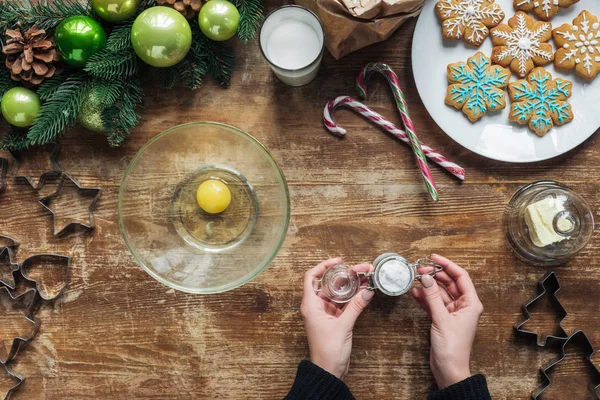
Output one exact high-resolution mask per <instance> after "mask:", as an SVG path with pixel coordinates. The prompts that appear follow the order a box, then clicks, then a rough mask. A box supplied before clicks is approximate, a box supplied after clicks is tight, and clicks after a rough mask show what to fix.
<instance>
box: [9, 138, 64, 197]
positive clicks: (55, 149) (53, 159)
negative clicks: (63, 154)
mask: <svg viewBox="0 0 600 400" xmlns="http://www.w3.org/2000/svg"><path fill="white" fill-rule="evenodd" d="M45 146H52V150H51V152H50V164H51V165H52V171H48V172H44V173H43V174H42V175H40V177H39V179H38V182H37V184H36V183H35V182H34V177H33V176H31V175H19V170H20V169H21V166H22V164H23V157H22V151H11V152H10V155H11V156H12V158H13V159H14V161H15V162H14V164H13V167H12V171H11V176H12V177H13V178H20V179H25V180H26V181H27V182H28V183H29V184H30V185H31V187H32V188H34V189H35V190H39V189H41V188H42V187H43V186H44V183H46V179H48V178H52V177H57V176H59V175H60V174H61V171H62V170H61V168H60V166H59V165H58V155H59V153H60V145H59V144H58V143H49V144H47V145H45Z"/></svg>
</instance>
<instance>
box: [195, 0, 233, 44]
mask: <svg viewBox="0 0 600 400" xmlns="http://www.w3.org/2000/svg"><path fill="white" fill-rule="evenodd" d="M198 24H199V25H200V30H202V33H204V35H206V37H207V38H209V39H211V40H215V41H217V42H222V41H224V40H229V39H231V38H232V37H234V36H235V34H236V33H237V31H238V27H239V25H240V12H239V11H238V9H237V8H236V7H235V6H234V5H233V4H232V3H230V2H229V1H226V0H211V1H209V2H208V3H206V4H205V5H204V6H202V8H201V9H200V14H199V15H198Z"/></svg>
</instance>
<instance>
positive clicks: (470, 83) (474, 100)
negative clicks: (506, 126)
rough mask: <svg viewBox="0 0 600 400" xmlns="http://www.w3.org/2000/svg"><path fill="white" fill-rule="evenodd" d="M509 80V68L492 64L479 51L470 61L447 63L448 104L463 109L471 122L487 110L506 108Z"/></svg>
mask: <svg viewBox="0 0 600 400" xmlns="http://www.w3.org/2000/svg"><path fill="white" fill-rule="evenodd" d="M509 80H510V71H509V70H508V69H506V68H502V67H501V66H499V65H492V62H491V61H490V59H489V58H487V57H486V56H485V54H483V53H482V52H478V53H477V54H475V55H474V56H473V57H471V58H469V59H468V60H467V63H466V64H465V63H464V62H457V63H453V64H450V65H448V83H449V85H448V90H447V91H446V100H445V102H446V104H448V105H449V106H452V107H454V108H456V109H457V110H461V109H462V112H463V113H465V115H466V116H467V117H468V118H469V120H470V121H471V122H475V121H477V120H478V119H479V118H481V117H483V116H484V115H485V114H486V113H487V112H488V110H494V111H498V110H502V109H504V108H505V107H506V93H505V92H504V88H506V86H507V85H508V81H509Z"/></svg>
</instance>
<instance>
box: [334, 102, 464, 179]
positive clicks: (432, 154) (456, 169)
mask: <svg viewBox="0 0 600 400" xmlns="http://www.w3.org/2000/svg"><path fill="white" fill-rule="evenodd" d="M339 107H348V108H350V109H352V110H353V111H355V112H357V113H358V114H360V115H362V116H363V117H365V118H367V119H368V120H369V121H371V122H373V123H375V124H377V125H379V126H381V127H382V128H383V129H385V130H386V131H387V132H389V133H390V134H392V135H394V136H395V137H396V138H398V139H400V140H401V141H403V142H404V143H407V144H409V145H410V139H409V138H408V136H407V134H406V132H404V131H403V130H402V129H400V128H398V127H397V126H396V125H394V124H393V123H392V122H390V121H388V120H387V119H386V118H384V117H383V116H381V115H380V114H378V113H376V112H375V111H373V110H372V109H370V108H369V107H367V106H365V105H364V104H362V103H361V102H359V101H358V100H356V99H353V98H352V97H349V96H340V97H337V98H336V99H334V100H331V101H330V102H329V103H327V105H326V106H325V110H324V111H323V122H324V124H325V127H326V128H327V130H329V132H331V133H332V134H334V135H336V136H341V137H343V136H345V135H346V130H345V129H344V128H342V127H341V126H339V125H338V124H337V123H336V122H335V120H334V119H333V111H334V110H335V109H337V108H339ZM421 148H422V149H423V153H424V154H425V156H426V157H427V158H429V159H430V160H431V161H433V162H435V163H436V164H438V165H439V166H440V167H442V168H444V169H445V170H446V171H448V172H450V173H451V174H452V175H454V176H456V177H457V178H458V179H460V180H461V181H462V180H464V179H465V170H464V168H462V167H461V166H460V165H458V164H455V163H453V162H451V161H450V160H448V159H447V158H446V157H444V156H443V155H441V154H439V153H438V152H436V151H435V150H433V149H432V148H431V147H429V146H426V145H424V144H422V145H421Z"/></svg>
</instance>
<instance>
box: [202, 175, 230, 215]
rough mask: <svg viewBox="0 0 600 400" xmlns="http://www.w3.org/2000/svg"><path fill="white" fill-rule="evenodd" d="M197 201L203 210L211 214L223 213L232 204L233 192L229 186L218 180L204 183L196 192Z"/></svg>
mask: <svg viewBox="0 0 600 400" xmlns="http://www.w3.org/2000/svg"><path fill="white" fill-rule="evenodd" d="M196 201H198V205H199V206H200V208H201V209H203V210H204V211H206V212H207V213H209V214H219V213H222V212H223V211H225V210H226V209H227V207H229V204H230V203H231V191H230V190H229V188H228V187H227V185H226V184H225V183H223V182H221V181H219V180H216V179H209V180H207V181H204V182H202V184H201V185H200V186H199V187H198V191H197V192H196Z"/></svg>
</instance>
